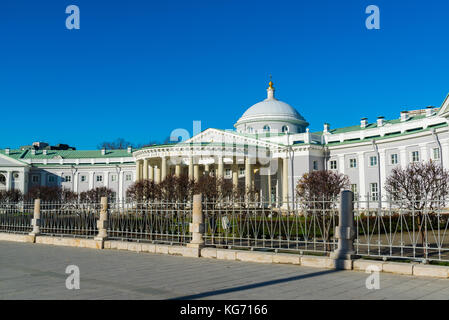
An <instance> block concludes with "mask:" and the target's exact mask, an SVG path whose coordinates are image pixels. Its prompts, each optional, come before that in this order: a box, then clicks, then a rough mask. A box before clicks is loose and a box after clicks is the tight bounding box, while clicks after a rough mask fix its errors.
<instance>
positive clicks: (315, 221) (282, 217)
mask: <svg viewBox="0 0 449 320" xmlns="http://www.w3.org/2000/svg"><path fill="white" fill-rule="evenodd" d="M338 205H339V202H338V200H335V201H307V202H289V203H284V204H283V205H282V206H281V207H276V206H273V205H271V204H269V203H265V202H234V203H217V202H214V201H206V202H205V203H204V204H203V211H204V213H205V234H204V239H205V243H206V245H208V246H215V247H237V248H238V247H240V248H249V249H268V250H274V251H276V252H279V251H280V252H282V251H286V252H288V251H296V252H300V253H301V252H322V253H325V252H329V251H333V250H335V249H336V247H337V240H336V239H335V237H334V232H335V227H336V225H337V223H338Z"/></svg>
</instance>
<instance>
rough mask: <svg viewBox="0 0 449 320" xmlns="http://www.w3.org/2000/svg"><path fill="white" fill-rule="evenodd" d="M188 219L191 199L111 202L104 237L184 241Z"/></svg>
mask: <svg viewBox="0 0 449 320" xmlns="http://www.w3.org/2000/svg"><path fill="white" fill-rule="evenodd" d="M191 219H192V204H191V202H165V201H155V202H145V203H129V202H119V203H111V204H109V217H108V229H107V232H108V238H110V239H119V240H123V239H126V240H137V241H142V242H154V243H170V244H174V243H176V244H186V243H188V242H189V241H190V240H191V235H190V233H189V223H190V222H191Z"/></svg>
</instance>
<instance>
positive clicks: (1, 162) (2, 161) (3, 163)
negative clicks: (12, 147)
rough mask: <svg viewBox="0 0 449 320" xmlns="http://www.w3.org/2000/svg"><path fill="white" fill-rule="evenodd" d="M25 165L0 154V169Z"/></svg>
mask: <svg viewBox="0 0 449 320" xmlns="http://www.w3.org/2000/svg"><path fill="white" fill-rule="evenodd" d="M26 166H28V165H27V164H26V163H24V162H21V161H19V160H16V159H13V158H11V157H8V156H7V155H4V154H0V167H26Z"/></svg>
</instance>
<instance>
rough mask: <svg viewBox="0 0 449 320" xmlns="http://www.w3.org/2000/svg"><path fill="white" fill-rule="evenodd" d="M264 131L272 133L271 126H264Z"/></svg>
mask: <svg viewBox="0 0 449 320" xmlns="http://www.w3.org/2000/svg"><path fill="white" fill-rule="evenodd" d="M263 131H265V132H270V126H269V125H268V124H266V125H264V126H263Z"/></svg>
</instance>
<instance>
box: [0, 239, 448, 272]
mask: <svg viewBox="0 0 449 320" xmlns="http://www.w3.org/2000/svg"><path fill="white" fill-rule="evenodd" d="M0 241H14V242H29V243H40V244H50V245H56V246H70V247H78V248H91V249H110V250H127V251H132V252H146V253H158V254H169V255H178V256H184V257H195V258H199V257H201V258H205V259H217V260H228V261H244V262H256V263H273V264H291V265H300V266H304V267H314V268H323V269H340V270H354V271H362V272H369V271H367V270H371V271H374V270H378V271H379V272H386V273H393V274H401V275H413V276H421V277H434V278H444V279H448V278H449V267H447V266H438V265H428V264H418V263H399V262H385V261H377V260H365V259H357V260H334V259H332V258H330V257H326V256H306V255H299V254H288V253H272V252H258V251H245V250H230V249H217V248H200V249H199V248H191V247H186V246H177V245H166V244H152V243H138V242H125V241H118V240H104V241H101V240H95V239H84V238H69V237H51V236H41V235H38V236H34V235H26V234H12V233H0ZM373 266H374V267H373Z"/></svg>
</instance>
